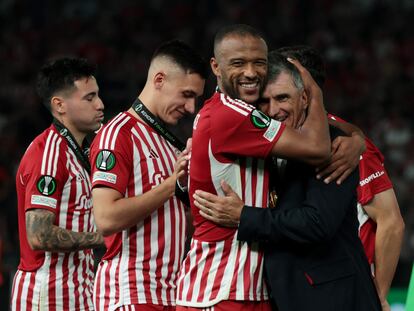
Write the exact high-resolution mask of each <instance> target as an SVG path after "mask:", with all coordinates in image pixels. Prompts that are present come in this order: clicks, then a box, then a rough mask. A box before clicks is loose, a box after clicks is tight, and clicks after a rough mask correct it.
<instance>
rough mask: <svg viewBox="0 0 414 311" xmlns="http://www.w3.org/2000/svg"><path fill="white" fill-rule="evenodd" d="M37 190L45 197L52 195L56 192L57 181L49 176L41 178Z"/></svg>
mask: <svg viewBox="0 0 414 311" xmlns="http://www.w3.org/2000/svg"><path fill="white" fill-rule="evenodd" d="M37 190H39V192H40V193H41V194H43V195H46V196H50V195H52V194H53V193H55V191H56V180H55V179H54V178H53V177H52V176H48V175H44V176H42V177H40V178H39V180H38V182H37Z"/></svg>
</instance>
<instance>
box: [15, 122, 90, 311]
mask: <svg viewBox="0 0 414 311" xmlns="http://www.w3.org/2000/svg"><path fill="white" fill-rule="evenodd" d="M16 190H17V199H18V218H19V238H20V264H19V267H18V270H17V273H16V275H15V277H14V282H13V289H12V297H11V309H12V310H92V309H93V302H92V293H93V278H94V274H93V269H94V267H93V253H92V250H90V249H89V250H82V251H77V252H71V253H63V252H49V251H46V252H45V251H34V250H32V249H31V248H30V246H29V244H28V241H27V235H26V219H25V212H26V211H27V210H30V209H46V210H49V211H51V212H53V213H55V215H56V220H55V225H56V226H59V227H61V228H65V229H67V230H71V231H75V232H93V231H95V226H94V222H93V216H92V213H91V207H92V199H91V181H90V177H89V174H88V172H87V171H86V170H85V169H84V168H83V167H82V165H81V163H80V162H79V161H78V159H77V158H76V155H75V153H74V152H73V151H72V150H71V149H70V148H69V147H68V144H67V141H66V140H65V139H64V138H63V137H62V136H61V135H60V133H59V132H58V131H57V130H56V129H55V127H54V126H53V125H52V126H50V127H49V128H48V129H47V130H45V131H44V132H43V133H42V134H40V135H39V136H38V137H37V138H36V139H35V140H34V141H33V142H32V143H31V145H30V146H29V147H28V149H27V150H26V153H25V154H24V156H23V158H22V160H21V162H20V166H19V169H18V171H17V175H16Z"/></svg>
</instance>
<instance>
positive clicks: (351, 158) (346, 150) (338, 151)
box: [317, 118, 366, 184]
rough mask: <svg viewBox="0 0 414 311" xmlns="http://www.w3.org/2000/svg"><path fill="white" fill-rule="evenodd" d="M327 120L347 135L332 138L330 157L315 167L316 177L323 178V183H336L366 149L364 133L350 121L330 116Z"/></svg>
mask: <svg viewBox="0 0 414 311" xmlns="http://www.w3.org/2000/svg"><path fill="white" fill-rule="evenodd" d="M328 121H329V124H331V125H333V126H335V127H336V128H339V129H340V130H341V131H343V132H344V133H345V134H346V135H347V136H338V137H337V138H335V139H334V141H333V142H332V147H331V150H332V151H331V152H332V158H331V160H330V161H329V162H328V163H326V164H324V165H322V166H320V167H319V168H318V169H317V172H318V174H317V178H324V182H325V183H329V182H331V181H333V180H336V183H337V184H341V182H343V181H344V179H345V178H347V177H348V176H349V174H350V173H351V172H352V171H353V170H354V169H355V168H356V166H357V165H358V163H359V158H360V156H361V154H362V153H363V152H364V151H365V150H366V144H365V135H364V133H363V132H362V131H361V129H359V128H358V127H357V126H355V125H353V124H351V123H347V122H339V121H336V120H333V119H331V118H329V119H328Z"/></svg>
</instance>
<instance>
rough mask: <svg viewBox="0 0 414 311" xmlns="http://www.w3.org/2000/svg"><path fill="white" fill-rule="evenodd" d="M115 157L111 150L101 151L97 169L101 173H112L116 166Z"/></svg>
mask: <svg viewBox="0 0 414 311" xmlns="http://www.w3.org/2000/svg"><path fill="white" fill-rule="evenodd" d="M115 162H116V160H115V155H114V154H113V153H112V152H111V151H109V150H101V151H100V152H99V154H98V156H97V157H96V168H97V169H98V170H101V171H110V170H111V169H113V168H114V166H115Z"/></svg>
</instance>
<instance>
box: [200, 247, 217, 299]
mask: <svg viewBox="0 0 414 311" xmlns="http://www.w3.org/2000/svg"><path fill="white" fill-rule="evenodd" d="M211 244H212V245H211V246H210V247H211V248H210V250H209V253H210V254H211V256H209V257H208V258H207V260H206V263H205V266H204V271H206V272H208V271H210V269H211V266H212V264H213V259H214V254H215V253H216V246H217V244H216V243H211ZM207 278H208V274H207V275H206V276H205V277H203V278H201V282H200V295H199V296H198V299H197V301H198V302H201V301H203V299H204V295H205V291H206V287H207Z"/></svg>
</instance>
